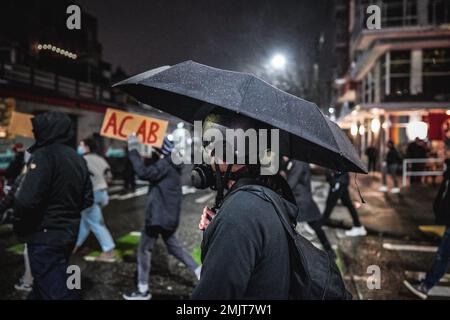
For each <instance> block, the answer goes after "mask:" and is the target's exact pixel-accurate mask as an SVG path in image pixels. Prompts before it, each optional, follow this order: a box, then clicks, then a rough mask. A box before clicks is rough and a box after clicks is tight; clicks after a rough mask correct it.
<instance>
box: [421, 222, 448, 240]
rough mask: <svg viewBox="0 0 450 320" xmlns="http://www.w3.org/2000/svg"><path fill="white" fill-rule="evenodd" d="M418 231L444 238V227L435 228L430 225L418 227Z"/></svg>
mask: <svg viewBox="0 0 450 320" xmlns="http://www.w3.org/2000/svg"><path fill="white" fill-rule="evenodd" d="M419 230H420V231H422V232H425V233H432V234H435V235H437V236H439V237H441V238H442V237H443V236H444V232H445V226H436V225H431V226H425V225H423V226H419Z"/></svg>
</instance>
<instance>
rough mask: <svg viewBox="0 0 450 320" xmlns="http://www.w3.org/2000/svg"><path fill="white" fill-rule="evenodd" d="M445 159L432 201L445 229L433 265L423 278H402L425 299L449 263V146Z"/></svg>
mask: <svg viewBox="0 0 450 320" xmlns="http://www.w3.org/2000/svg"><path fill="white" fill-rule="evenodd" d="M445 157H446V160H445V167H446V170H445V172H444V176H443V181H442V183H441V186H440V188H439V191H438V193H437V195H436V198H435V200H434V203H433V211H434V214H435V217H436V223H437V224H439V225H445V231H444V234H443V237H442V240H441V244H440V245H439V248H438V251H437V253H436V256H435V259H434V263H433V266H432V267H431V269H430V270H429V271H428V272H427V274H426V276H425V279H423V280H421V281H419V280H404V281H403V284H404V285H405V286H406V288H408V290H409V291H411V292H412V293H413V294H415V295H416V296H417V297H419V298H421V299H427V298H428V293H429V291H430V290H431V288H433V287H434V286H435V285H436V284H437V283H438V282H439V280H440V279H441V278H442V277H443V276H444V275H445V272H446V271H447V269H448V267H449V265H450V148H448V149H447V150H446V155H445Z"/></svg>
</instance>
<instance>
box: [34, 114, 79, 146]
mask: <svg viewBox="0 0 450 320" xmlns="http://www.w3.org/2000/svg"><path fill="white" fill-rule="evenodd" d="M31 123H32V125H33V134H34V139H35V141H36V142H35V143H34V144H33V145H32V146H31V147H30V148H29V152H34V151H36V150H37V149H39V148H41V147H44V146H47V145H51V144H54V143H61V144H65V145H70V143H71V141H73V138H74V136H75V133H74V129H73V123H72V120H70V118H69V117H68V116H67V115H66V114H64V113H62V112H58V111H50V112H46V113H43V114H39V115H37V116H35V117H33V118H32V119H31Z"/></svg>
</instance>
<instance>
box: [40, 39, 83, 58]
mask: <svg viewBox="0 0 450 320" xmlns="http://www.w3.org/2000/svg"><path fill="white" fill-rule="evenodd" d="M36 48H37V49H38V50H39V51H42V50H46V51H52V52H55V53H58V54H60V55H62V56H65V57H67V58H70V59H74V60H75V59H77V58H78V56H77V55H76V54H75V53H73V52H70V51H68V50H64V49H62V48H59V47H57V46H54V45H52V44H48V43H45V44H42V43H38V44H37V46H36Z"/></svg>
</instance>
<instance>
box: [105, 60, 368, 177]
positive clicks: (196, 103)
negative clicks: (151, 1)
mask: <svg viewBox="0 0 450 320" xmlns="http://www.w3.org/2000/svg"><path fill="white" fill-rule="evenodd" d="M114 86H115V87H118V88H120V89H121V90H123V91H124V92H126V93H128V94H129V95H131V96H133V97H134V98H136V99H137V100H138V101H140V102H141V103H144V104H148V105H151V106H152V107H155V108H157V109H160V110H162V111H164V112H167V113H169V114H172V115H174V116H176V117H179V118H181V119H183V120H185V121H187V122H192V121H194V120H201V119H203V118H204V117H205V116H206V115H207V114H208V113H210V112H211V111H212V110H214V109H215V108H217V107H220V108H224V109H227V110H230V111H234V112H237V113H241V114H243V115H245V116H248V117H251V118H253V119H256V120H258V121H261V122H264V123H267V124H268V125H270V126H273V127H275V128H279V129H281V132H280V137H281V140H282V141H283V143H284V144H285V145H287V149H284V150H288V152H287V154H285V155H287V156H290V157H293V158H296V159H298V160H301V161H305V162H310V163H315V164H318V165H321V166H324V167H328V168H330V169H335V170H339V171H351V172H362V173H366V172H367V170H366V168H365V166H364V164H363V163H362V162H361V160H360V158H359V156H358V154H357V153H356V151H355V149H354V147H353V145H352V144H351V142H350V140H349V139H348V138H347V136H346V135H345V134H344V132H343V131H342V130H341V129H340V128H339V127H338V126H337V125H336V124H335V123H334V122H332V121H331V120H329V119H328V118H327V117H326V116H325V115H324V114H323V113H322V112H321V111H320V109H319V108H318V107H317V106H316V105H315V104H314V103H312V102H309V101H306V100H303V99H301V98H298V97H296V96H294V95H291V94H289V93H287V92H284V91H282V90H279V89H277V88H275V87H274V86H272V85H270V84H268V83H267V82H265V81H263V80H261V79H259V78H258V77H256V76H254V75H252V74H247V73H241V72H234V71H227V70H221V69H217V68H213V67H209V66H206V65H202V64H200V63H196V62H194V61H185V62H182V63H179V64H177V65H174V66H172V67H160V68H157V69H153V70H150V71H147V72H144V73H141V74H139V75H136V76H134V77H131V78H129V79H127V80H124V81H122V82H119V83H117V84H115V85H114Z"/></svg>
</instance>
